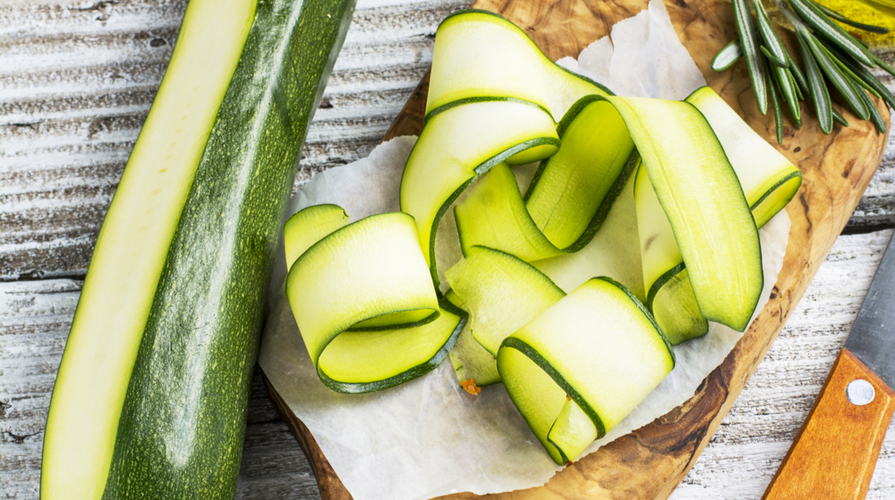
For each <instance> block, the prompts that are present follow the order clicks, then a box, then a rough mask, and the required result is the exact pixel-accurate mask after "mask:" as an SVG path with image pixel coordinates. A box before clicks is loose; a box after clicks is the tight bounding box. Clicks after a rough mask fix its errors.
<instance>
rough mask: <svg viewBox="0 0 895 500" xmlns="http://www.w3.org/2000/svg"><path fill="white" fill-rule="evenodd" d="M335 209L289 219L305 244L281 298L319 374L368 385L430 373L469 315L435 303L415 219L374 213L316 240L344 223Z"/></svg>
mask: <svg viewBox="0 0 895 500" xmlns="http://www.w3.org/2000/svg"><path fill="white" fill-rule="evenodd" d="M303 212H304V213H303ZM339 212H341V209H340V208H339V207H335V206H333V205H329V206H326V207H310V208H308V209H305V211H302V212H299V213H298V214H296V216H294V217H293V219H290V223H289V224H288V225H287V230H289V232H290V234H287V236H286V241H292V242H295V243H293V244H297V245H299V246H306V247H307V250H306V251H304V252H303V253H301V255H300V257H298V258H297V260H295V262H294V263H293V264H292V266H291V268H290V269H289V274H288V276H287V278H286V296H287V298H288V299H289V304H290V306H291V307H292V312H293V314H294V315H295V320H296V323H297V324H298V328H299V330H300V331H301V335H302V339H303V340H304V343H305V346H306V347H307V349H308V353H309V354H310V356H311V361H312V362H313V363H314V366H315V368H316V369H317V374H318V376H319V377H320V379H321V380H322V381H323V383H324V384H326V385H327V386H328V387H329V388H331V389H333V390H335V391H338V392H369V391H374V390H380V389H385V388H388V387H392V386H394V385H398V384H400V383H403V382H406V381H408V380H410V379H413V378H416V377H418V376H420V375H422V374H424V373H427V372H428V371H431V370H432V369H434V368H435V367H436V366H437V365H438V363H439V362H441V360H442V359H444V357H445V356H446V355H447V352H448V351H449V350H450V348H451V347H452V346H453V344H454V341H455V340H456V337H457V335H458V334H459V332H460V330H461V329H462V327H463V324H464V323H465V315H463V314H462V313H460V314H458V313H459V311H457V310H456V309H455V308H454V307H453V306H452V305H451V304H450V303H448V302H446V301H443V300H442V301H441V302H439V299H438V297H437V294H436V292H435V289H434V287H433V286H432V280H431V279H430V277H429V273H428V268H427V266H426V261H425V259H424V258H423V255H422V253H421V252H420V248H419V245H418V243H417V241H418V240H417V232H416V225H415V224H414V221H413V218H412V217H410V216H409V215H407V214H404V213H387V214H380V215H373V216H370V217H367V218H365V219H361V220H359V221H357V222H355V223H353V224H348V225H345V226H344V227H341V228H340V229H337V230H335V231H334V232H332V233H330V234H328V235H326V236H323V237H322V238H321V239H320V240H319V241H316V242H315V241H313V240H314V239H316V238H317V237H319V236H321V233H322V232H324V231H323V230H321V228H323V227H326V226H327V225H328V224H333V221H336V222H335V224H334V225H338V224H340V223H342V222H347V221H346V220H345V218H344V217H342V215H341V214H339ZM301 235H306V237H305V238H304V239H303V238H302V237H301ZM302 239H303V241H301V240H302Z"/></svg>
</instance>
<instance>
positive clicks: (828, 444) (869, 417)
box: [762, 238, 895, 500]
mask: <svg viewBox="0 0 895 500" xmlns="http://www.w3.org/2000/svg"><path fill="white" fill-rule="evenodd" d="M892 387H895V238H892V239H890V240H889V244H888V245H887V247H886V251H885V253H884V254H883V258H882V260H881V261H880V264H879V267H878V268H877V271H876V274H875V275H874V277H873V281H872V282H871V283H870V289H869V290H868V291H867V295H866V296H865V298H864V302H863V303H862V304H861V309H860V310H859V311H858V316H857V318H856V319H855V323H854V325H853V326H852V329H851V332H850V333H849V336H848V339H847V340H846V342H845V346H844V347H843V348H842V350H841V351H840V353H839V356H838V357H837V359H836V362H835V363H834V365H833V368H832V370H831V371H830V375H829V376H828V378H827V381H826V383H825V384H824V387H823V389H821V392H820V395H819V396H818V397H817V400H816V401H815V402H814V407H813V408H812V409H811V412H810V413H809V414H808V419H807V420H806V422H805V424H804V425H803V427H802V430H801V431H800V432H799V436H798V437H797V438H796V440H795V442H793V445H792V447H791V448H790V449H789V452H788V453H787V454H786V457H785V458H784V459H783V463H782V464H781V465H780V468H779V469H778V470H777V473H776V474H775V475H774V478H773V479H772V480H771V483H770V485H769V486H768V489H767V490H766V491H765V494H764V496H763V497H762V498H763V500H795V499H807V498H812V499H814V498H816V499H825V500H838V499H848V500H860V499H863V498H865V496H866V495H867V490H868V488H869V487H870V479H871V478H872V477H873V470H874V468H875V466H876V460H877V458H878V457H879V451H880V448H881V447H882V444H883V440H884V438H885V436H886V430H887V429H888V427H889V422H891V420H892V414H893V412H895V391H893V390H892Z"/></svg>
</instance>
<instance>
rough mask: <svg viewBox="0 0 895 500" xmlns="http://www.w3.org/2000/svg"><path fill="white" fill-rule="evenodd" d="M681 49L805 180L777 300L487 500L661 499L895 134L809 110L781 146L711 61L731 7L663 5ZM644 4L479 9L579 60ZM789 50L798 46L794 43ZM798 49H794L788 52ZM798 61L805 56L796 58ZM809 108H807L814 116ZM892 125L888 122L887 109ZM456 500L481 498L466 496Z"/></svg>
mask: <svg viewBox="0 0 895 500" xmlns="http://www.w3.org/2000/svg"><path fill="white" fill-rule="evenodd" d="M665 4H666V7H667V9H668V13H669V15H670V17H671V21H672V23H673V25H674V27H675V30H676V31H677V34H678V37H679V38H680V40H681V42H682V43H683V44H684V46H685V47H686V48H687V50H688V51H689V52H690V55H691V57H692V58H693V59H694V61H696V64H697V66H698V67H699V69H700V71H702V73H703V75H704V76H705V78H706V81H707V82H708V84H709V85H710V86H711V87H712V88H714V89H715V90H716V91H717V92H718V93H719V94H720V95H721V96H722V97H723V98H724V100H725V101H727V103H728V104H729V105H731V106H732V107H733V108H734V109H735V110H736V111H737V112H739V113H740V115H741V116H743V117H745V119H746V121H747V122H748V123H749V124H750V125H751V126H752V128H753V129H754V130H755V131H756V132H758V134H759V135H761V136H763V137H764V138H765V139H766V140H767V141H768V142H770V143H771V144H773V145H774V146H776V147H777V149H778V150H780V152H781V153H782V154H783V155H784V156H786V157H787V158H788V159H789V160H790V161H792V162H793V163H794V164H796V165H797V166H798V167H799V169H800V170H801V171H802V175H803V181H802V187H801V189H800V191H799V192H798V193H797V194H796V197H795V198H794V199H793V201H792V202H791V203H790V204H789V206H788V207H787V209H786V210H787V212H788V213H789V216H790V219H791V220H792V229H791V231H790V235H789V244H788V246H787V250H786V257H785V260H784V264H783V270H782V271H781V272H780V275H779V278H778V281H777V284H776V286H775V287H774V289H773V292H772V293H771V299H770V302H768V304H767V305H766V306H765V308H764V310H763V311H762V312H761V314H760V315H759V316H758V318H757V319H756V320H755V321H754V322H753V323H752V325H751V327H750V328H749V330H748V331H747V332H746V333H745V335H744V336H743V338H742V339H741V340H740V341H739V343H737V345H736V347H735V348H734V349H733V351H732V352H731V353H730V354H729V355H728V356H727V358H726V359H725V360H724V362H723V363H722V364H721V366H719V367H718V368H717V369H715V370H714V371H713V372H712V373H711V374H710V375H709V376H708V377H707V378H706V379H705V380H704V381H703V383H702V384H701V385H700V386H699V388H698V389H697V391H696V393H695V394H694V395H693V397H692V398H690V399H689V400H688V401H686V402H685V403H684V404H682V405H681V406H679V407H677V408H676V409H674V410H672V411H671V412H669V413H668V414H666V415H664V416H662V417H659V418H657V419H656V420H654V421H653V422H652V423H650V424H649V425H646V426H644V427H642V428H640V429H638V430H636V431H634V432H632V433H630V434H628V435H626V436H623V437H621V438H619V439H617V440H615V441H613V442H612V443H610V444H609V445H607V446H604V447H602V448H600V449H599V450H598V451H597V452H595V453H592V454H590V455H588V456H586V457H584V458H582V459H581V460H579V461H577V462H575V463H574V464H572V465H570V466H568V467H566V468H565V469H563V470H562V471H561V472H559V473H558V474H556V475H555V476H554V477H553V478H552V479H550V481H548V482H547V484H545V485H544V486H541V487H537V488H532V489H528V490H522V491H515V492H509V493H503V494H496V495H489V497H493V498H500V499H514V500H515V499H537V500H560V499H573V498H576V499H580V498H591V499H625V500H630V499H635V498H638V499H639V498H643V499H654V498H658V499H664V498H667V497H668V495H670V494H671V492H672V491H673V490H674V488H675V487H676V486H677V485H678V484H679V483H680V481H681V480H682V479H683V478H684V476H685V475H686V473H687V471H688V470H689V469H690V467H691V466H692V465H693V463H694V461H695V460H696V457H697V456H698V455H699V454H700V453H701V452H702V450H703V449H704V448H705V446H706V444H707V443H708V441H709V439H710V438H711V436H712V434H714V432H715V430H716V429H717V428H718V426H719V424H720V423H721V420H722V419H723V418H724V416H725V415H726V414H727V412H728V410H730V407H731V405H732V404H733V402H734V400H735V399H736V398H737V396H738V395H739V393H740V391H741V390H742V389H743V386H744V385H745V384H746V381H747V380H748V379H749V377H750V376H751V375H752V373H753V372H754V371H755V369H756V367H757V366H758V363H759V362H760V361H761V359H762V358H763V357H764V355H765V353H767V351H768V348H769V347H770V345H771V342H773V341H774V339H775V338H776V337H777V334H778V333H779V332H780V330H781V328H782V327H783V324H784V323H785V322H786V319H787V318H788V317H789V315H790V314H791V313H792V311H793V309H794V308H795V306H796V303H797V302H798V301H799V299H800V298H801V297H802V294H803V293H804V292H805V289H806V288H807V287H808V284H809V283H810V281H811V279H812V278H813V277H814V274H815V273H816V272H817V268H818V266H820V264H821V263H822V262H823V261H824V259H825V258H826V255H827V253H828V252H829V250H830V247H831V246H832V245H833V242H834V241H835V240H836V237H837V236H838V235H839V233H840V232H841V231H842V228H843V227H844V226H845V223H846V221H848V218H849V216H850V215H851V213H852V211H853V210H854V208H855V206H856V205H857V203H858V200H859V199H860V198H861V195H862V194H863V192H864V189H865V188H866V187H867V184H868V183H869V181H870V178H871V177H872V176H873V174H874V172H875V171H876V168H877V166H878V165H879V163H880V160H881V157H882V153H883V150H884V149H885V145H886V140H887V136H886V134H880V133H878V132H877V131H876V129H875V128H874V127H873V125H871V124H870V123H869V122H862V121H860V120H859V119H857V118H855V117H854V116H852V115H851V114H850V113H849V112H848V111H846V110H844V109H843V108H841V107H840V108H839V109H840V110H841V112H842V113H843V115H845V117H846V119H847V120H848V121H849V122H850V123H851V126H850V127H848V128H843V127H840V126H838V125H837V126H836V127H835V129H834V131H833V133H832V134H830V135H828V136H826V135H823V134H822V133H821V132H820V130H819V128H818V126H817V121H816V118H815V116H814V115H813V113H812V111H810V110H804V109H803V113H802V114H803V126H802V127H801V129H796V128H794V127H792V126H791V125H790V122H789V121H785V128H784V132H783V144H782V146H781V145H777V143H776V137H775V135H776V129H775V127H774V119H773V114H772V113H770V112H769V113H768V116H762V115H761V114H759V113H758V110H757V108H756V105H755V100H754V97H753V94H752V91H751V89H750V88H749V79H748V75H747V73H746V69H745V67H744V64H743V63H742V62H740V63H737V64H736V65H735V66H734V67H733V68H732V69H731V70H728V71H725V72H723V73H716V72H714V71H712V70H711V68H710V67H709V65H710V62H711V59H712V57H713V55H714V54H715V53H716V52H717V51H718V50H719V49H720V48H722V47H723V46H724V45H726V44H727V43H728V42H729V41H730V40H732V39H733V38H735V37H736V30H735V27H734V21H733V12H732V8H731V5H730V3H729V2H727V1H726V0H665ZM646 6H647V0H608V1H604V0H532V1H523V0H516V1H513V0H478V1H477V2H476V4H475V7H476V8H481V9H487V10H491V11H494V12H498V13H500V14H502V15H503V16H505V17H507V18H509V19H510V20H512V21H513V22H515V23H516V24H517V25H518V26H520V27H521V28H522V29H524V30H525V32H526V33H528V34H529V36H531V38H532V39H533V40H534V41H535V42H536V43H537V44H538V46H539V47H541V49H542V50H543V51H544V52H545V53H546V54H547V56H549V57H550V58H551V59H553V60H557V59H559V58H561V57H564V56H573V57H577V56H578V54H579V53H580V52H581V50H582V49H584V48H585V47H586V46H587V45H589V44H590V43H591V42H593V41H595V40H597V39H598V38H601V37H603V36H605V35H607V34H609V32H610V30H611V27H612V25H614V24H615V23H617V22H618V21H621V20H622V19H625V18H628V17H631V16H634V15H635V14H637V13H638V12H640V11H641V10H643V9H645V8H646ZM789 41H790V42H791V40H789ZM790 46H791V45H790ZM791 52H792V53H796V52H797V51H791ZM427 84H428V78H425V79H424V80H423V81H422V82H421V83H420V85H419V87H417V89H416V90H415V91H414V93H413V95H412V96H411V98H410V100H409V101H408V103H407V104H406V106H405V107H404V109H403V110H402V111H401V113H400V115H399V116H398V117H397V119H396V120H395V122H394V124H393V125H392V127H391V129H389V131H388V133H387V134H386V137H385V139H390V138H392V137H396V136H400V135H407V134H418V133H419V131H420V130H421V128H422V123H423V120H422V117H423V114H424V110H425V101H426V90H427V86H428V85H427ZM808 107H809V106H808V105H805V108H808ZM879 107H880V110H881V112H882V113H883V117H884V120H885V123H888V121H889V120H888V116H889V115H888V112H887V110H886V109H885V108H884V106H883V105H882V104H879ZM265 382H266V385H267V389H268V391H269V394H270V397H271V399H272V400H273V402H274V405H275V406H276V408H277V410H278V411H279V413H280V415H281V417H282V418H283V420H285V421H286V423H287V425H288V426H289V428H290V429H291V430H292V433H293V434H294V435H295V437H296V439H297V440H298V442H299V444H300V445H301V448H302V450H303V451H304V452H305V455H306V456H307V457H308V461H309V462H310V464H311V467H312V468H313V469H314V473H315V475H316V477H317V482H318V485H319V487H320V493H321V497H322V498H323V500H347V499H349V498H351V495H350V494H349V493H348V491H347V490H346V489H345V487H344V486H343V485H342V483H341V482H340V481H339V478H338V477H337V476H336V474H335V472H334V471H333V469H332V467H331V466H330V464H329V462H327V460H326V457H324V456H323V454H322V452H321V451H320V448H319V447H318V446H317V443H316V442H315V441H314V437H313V436H312V435H311V433H310V432H309V431H308V429H307V427H305V426H304V425H303V424H302V423H301V421H299V420H298V419H297V418H296V417H295V415H294V414H293V413H292V412H291V411H290V410H289V407H288V406H287V405H286V404H285V402H284V401H283V400H282V398H281V397H280V395H279V394H277V392H276V390H275V389H274V388H273V387H272V386H271V385H270V383H269V382H267V381H266V380H265ZM443 498H446V499H451V500H459V499H469V498H478V496H477V495H472V494H469V493H460V494H454V495H449V496H448V497H443Z"/></svg>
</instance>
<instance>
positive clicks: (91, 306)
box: [41, 0, 256, 500]
mask: <svg viewBox="0 0 895 500" xmlns="http://www.w3.org/2000/svg"><path fill="white" fill-rule="evenodd" d="M255 4H256V2H255V1H254V0H221V1H210V0H193V1H191V2H190V4H189V6H188V7H187V10H186V13H185V14H184V19H183V24H182V28H181V31H180V34H179V36H178V39H177V44H176V45H175V47H174V52H173V54H172V56H171V62H170V64H169V66H168V69H167V71H166V72H165V77H164V79H163V80H162V83H161V86H160V87H159V90H158V94H157V95H156V98H155V103H154V104H153V106H152V108H151V109H150V112H149V116H148V117H147V118H146V122H145V123H144V125H143V129H142V131H141V132H140V136H139V137H138V139H137V142H136V144H135V145H134V149H133V151H132V153H131V156H130V158H129V159H128V163H127V166H126V168H125V170H124V174H123V175H122V178H121V182H120V183H119V185H118V188H117V190H116V193H115V196H114V198H113V200H112V203H111V205H110V207H109V211H108V213H107V214H106V218H105V221H104V222H103V226H102V228H101V230H100V233H99V236H98V238H97V243H96V247H95V248H94V251H93V256H92V258H91V264H90V268H89V270H88V273H87V277H86V278H85V280H84V287H83V289H82V291H81V297H80V300H79V306H78V310H77V312H76V314H75V318H74V320H73V322H72V329H71V333H70V334H69V337H68V341H67V344H66V349H65V353H64V355H63V358H62V363H61V365H60V367H59V372H58V374H57V376H56V386H55V387H54V390H53V400H52V404H51V405H50V411H49V417H48V421H47V428H46V431H45V436H44V452H43V462H42V465H41V470H42V472H41V498H44V499H55V498H59V499H67V500H72V499H98V498H100V497H101V496H102V494H103V490H104V488H105V485H106V477H107V475H108V474H109V467H110V464H111V462H112V453H113V449H114V444H115V438H116V434H117V432H118V423H119V418H120V412H121V408H122V407H123V406H124V399H125V394H126V392H127V387H128V380H129V379H130V377H131V370H132V369H133V366H134V362H135V359H136V357H137V351H138V349H139V347H140V340H141V339H142V337H143V330H144V327H145V325H146V321H147V318H148V317H149V311H150V309H151V307H152V303H153V297H154V295H155V290H156V288H157V286H158V282H159V277H160V275H161V273H162V267H163V266H164V265H165V258H166V256H167V254H168V247H169V246H170V245H171V241H172V240H173V238H174V233H175V231H176V230H177V225H178V222H179V220H180V216H181V212H182V210H183V206H184V204H185V203H186V199H187V195H188V194H189V192H190V186H191V185H192V183H193V178H194V177H195V175H196V169H197V168H198V166H199V161H200V159H201V158H202V155H203V153H204V152H205V145H206V142H207V141H208V136H209V134H211V130H212V127H213V126H214V123H215V119H216V117H217V114H218V109H219V108H220V106H221V102H222V101H223V99H224V94H225V93H226V91H227V88H228V87H229V85H230V79H231V76H232V75H233V72H234V71H235V70H236V66H237V63H238V62H239V59H240V55H241V53H242V50H243V46H244V45H245V42H246V38H247V36H248V34H249V29H250V27H251V25H252V21H253V19H254V16H255ZM134 241H139V242H140V244H139V245H134V244H133V243H134ZM116 409H117V411H116ZM84 422H92V423H93V424H92V425H84Z"/></svg>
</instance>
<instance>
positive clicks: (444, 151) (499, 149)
mask: <svg viewBox="0 0 895 500" xmlns="http://www.w3.org/2000/svg"><path fill="white" fill-rule="evenodd" d="M558 146H559V139H558V137H557V134H556V126H555V123H554V122H553V120H552V119H551V118H550V115H549V114H547V113H545V112H544V111H543V110H542V109H540V108H537V107H535V106H532V105H529V104H522V103H518V102H512V101H493V102H475V103H469V104H464V105H461V106H456V107H453V108H451V109H448V110H446V111H444V112H442V113H438V114H437V115H435V116H434V117H432V118H431V119H430V120H429V122H428V123H427V124H426V127H425V128H424V129H423V131H422V133H421V134H420V137H419V139H418V140H417V143H416V145H415V146H414V148H413V151H411V153H410V157H409V158H408V160H407V165H406V166H405V168H404V174H403V178H402V180H401V195H400V196H401V210H402V211H403V212H406V213H408V214H410V215H412V216H413V217H414V219H415V220H416V224H417V229H418V232H419V244H420V247H421V248H422V249H423V253H424V256H425V258H426V261H427V263H428V265H429V266H430V269H431V273H432V280H433V281H434V282H435V283H436V284H437V283H438V274H437V270H436V262H435V247H434V244H435V232H436V229H437V226H438V223H439V221H440V220H441V217H442V215H444V213H445V211H446V210H447V208H448V207H449V206H450V204H451V203H452V202H453V201H454V200H455V199H456V198H457V197H458V196H459V195H460V193H462V192H463V190H465V189H466V187H468V186H469V184H470V183H471V182H472V181H473V180H474V179H475V178H476V177H478V176H479V175H481V174H483V173H485V172H487V171H488V170H490V169H491V168H492V167H493V166H494V165H497V164H499V163H501V162H503V161H504V160H507V159H508V158H511V157H513V156H515V155H516V154H518V153H520V152H523V151H526V150H528V149H532V148H538V151H539V156H541V155H544V156H547V155H550V154H552V153H554V152H555V151H556V149H557V148H558Z"/></svg>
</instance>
